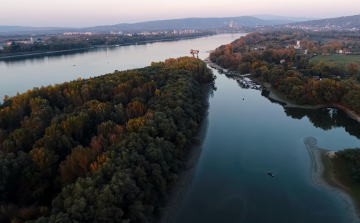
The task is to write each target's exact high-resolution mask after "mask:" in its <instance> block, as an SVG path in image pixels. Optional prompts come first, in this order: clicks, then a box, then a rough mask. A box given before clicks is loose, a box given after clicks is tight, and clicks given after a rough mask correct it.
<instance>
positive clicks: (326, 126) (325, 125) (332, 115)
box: [285, 108, 360, 139]
mask: <svg viewBox="0 0 360 223" xmlns="http://www.w3.org/2000/svg"><path fill="white" fill-rule="evenodd" d="M285 113H286V115H287V116H290V117H292V118H294V119H302V118H303V117H305V116H306V117H307V118H308V119H309V121H310V122H311V123H312V124H313V125H314V126H315V127H317V128H321V129H323V130H330V129H333V128H338V127H342V128H344V129H345V131H346V132H348V133H349V134H350V135H353V136H355V137H356V138H358V139H360V124H359V122H357V121H356V120H354V119H352V118H350V117H349V116H348V115H347V114H346V113H345V112H344V111H342V110H340V109H336V108H319V109H301V108H285Z"/></svg>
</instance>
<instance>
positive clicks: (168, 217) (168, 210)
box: [160, 84, 213, 223]
mask: <svg viewBox="0 0 360 223" xmlns="http://www.w3.org/2000/svg"><path fill="white" fill-rule="evenodd" d="M212 90H213V85H211V84H207V85H204V86H202V91H203V94H204V99H205V106H206V110H207V111H206V114H205V116H204V119H203V120H202V122H201V124H200V126H199V129H198V133H197V136H196V137H197V138H198V139H199V140H200V144H199V145H195V144H194V145H192V147H191V148H190V149H189V150H188V152H187V154H186V155H185V157H186V161H185V163H184V168H183V169H182V170H181V172H180V174H179V175H178V179H177V181H176V185H174V186H173V187H172V188H171V189H170V191H169V196H168V199H167V201H166V205H165V207H164V208H163V209H162V214H161V218H160V223H168V222H172V220H173V217H174V214H175V213H176V211H177V210H178V208H179V206H180V204H181V201H182V199H183V198H184V196H185V194H186V191H187V189H188V187H189V186H190V183H191V181H192V179H193V178H194V175H195V170H196V164H197V162H198V160H199V158H200V155H201V151H202V148H203V145H202V144H203V142H204V141H205V137H206V132H207V128H208V124H209V115H208V109H209V98H210V95H211V93H212Z"/></svg>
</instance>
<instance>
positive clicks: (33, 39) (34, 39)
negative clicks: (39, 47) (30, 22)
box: [30, 37, 44, 43]
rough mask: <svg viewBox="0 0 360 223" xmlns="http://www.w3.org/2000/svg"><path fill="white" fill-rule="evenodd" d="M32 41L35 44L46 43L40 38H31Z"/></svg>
mask: <svg viewBox="0 0 360 223" xmlns="http://www.w3.org/2000/svg"><path fill="white" fill-rule="evenodd" d="M30 41H31V42H33V43H42V42H44V41H43V40H42V39H41V38H38V37H30Z"/></svg>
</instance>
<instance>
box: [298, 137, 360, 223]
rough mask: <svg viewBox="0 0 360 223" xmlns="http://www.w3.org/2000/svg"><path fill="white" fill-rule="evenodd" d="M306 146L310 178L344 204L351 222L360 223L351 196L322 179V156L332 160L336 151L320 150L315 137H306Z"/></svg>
mask: <svg viewBox="0 0 360 223" xmlns="http://www.w3.org/2000/svg"><path fill="white" fill-rule="evenodd" d="M304 144H305V146H306V148H307V151H308V152H309V156H310V162H311V167H310V176H311V180H312V182H313V183H314V185H315V186H317V187H319V188H320V189H322V190H327V191H330V192H331V193H334V194H335V195H336V196H337V197H338V198H339V199H340V200H341V201H342V202H343V204H344V206H345V208H346V211H347V213H348V216H349V218H350V220H351V222H352V223H359V222H360V218H359V215H358V213H357V210H356V206H355V203H354V201H353V199H352V198H351V197H350V195H348V194H347V193H346V192H345V191H343V190H341V189H339V188H335V187H333V186H331V185H330V184H329V183H328V182H326V181H325V180H324V178H323V177H322V174H323V171H324V166H323V164H322V161H321V156H322V154H326V155H327V156H329V158H331V157H333V156H334V151H330V150H325V149H321V148H319V147H318V146H317V140H316V138H314V137H306V138H305V139H304Z"/></svg>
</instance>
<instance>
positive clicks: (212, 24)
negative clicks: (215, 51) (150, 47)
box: [0, 16, 293, 34]
mask: <svg viewBox="0 0 360 223" xmlns="http://www.w3.org/2000/svg"><path fill="white" fill-rule="evenodd" d="M230 22H233V24H234V25H238V26H243V27H251V26H258V25H280V24H286V23H290V22H293V21H291V20H264V19H259V18H255V17H253V16H239V17H223V18H184V19H168V20H155V21H146V22H137V23H120V24H115V25H104V26H95V27H84V28H66V27H28V26H0V34H4V33H6V34H10V33H21V32H24V33H29V32H38V31H42V32H48V33H53V32H57V31H58V32H59V31H63V32H67V31H71V32H75V31H89V32H108V31H111V30H118V31H142V30H144V31H148V30H166V29H167V30H169V29H170V30H171V29H214V28H219V27H221V26H229V24H230Z"/></svg>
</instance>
